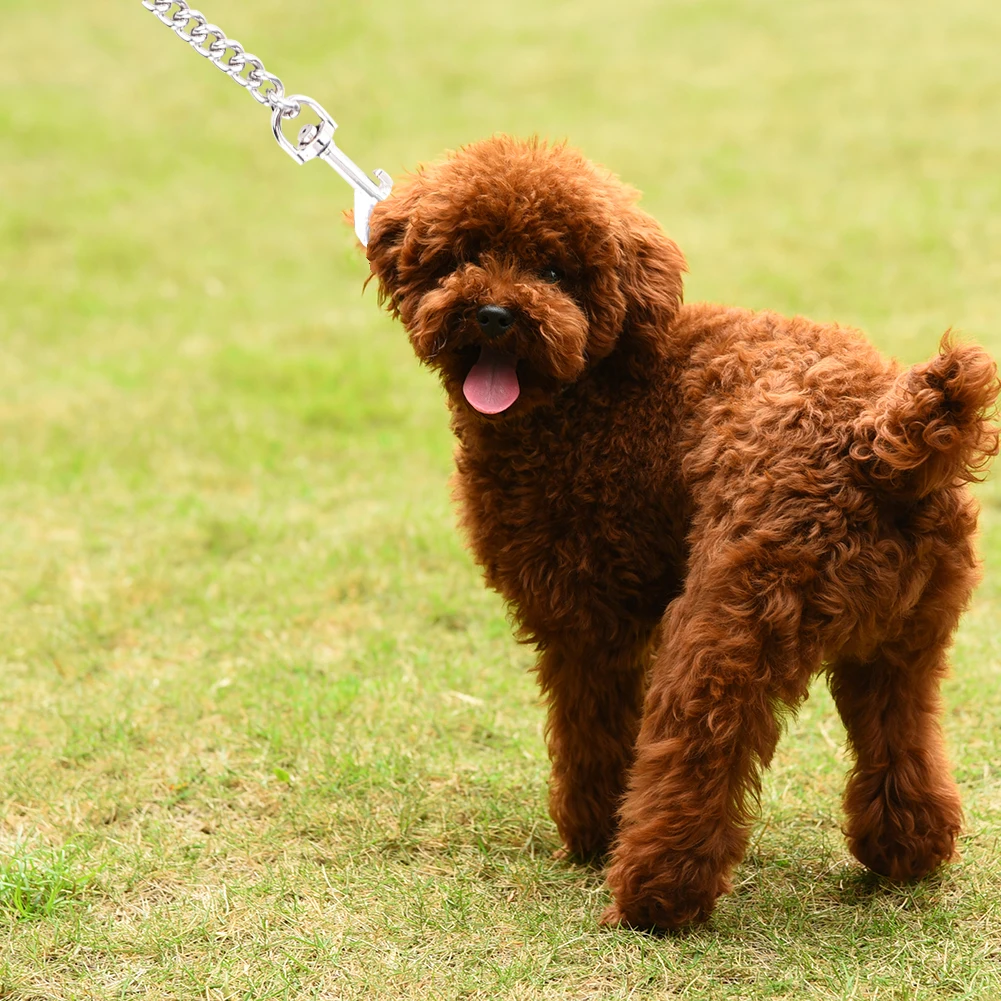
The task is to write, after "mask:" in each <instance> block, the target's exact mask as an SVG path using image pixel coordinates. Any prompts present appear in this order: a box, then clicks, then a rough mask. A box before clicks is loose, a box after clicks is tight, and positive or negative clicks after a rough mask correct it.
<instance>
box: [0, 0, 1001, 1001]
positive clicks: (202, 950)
mask: <svg viewBox="0 0 1001 1001" xmlns="http://www.w3.org/2000/svg"><path fill="white" fill-rule="evenodd" d="M202 6H203V8H204V9H206V13H207V14H208V15H209V16H210V17H211V18H212V19H213V20H215V21H216V22H217V23H219V24H221V25H223V26H224V27H225V28H226V29H227V30H228V31H230V32H231V33H232V34H233V35H235V36H236V37H237V38H239V39H241V40H242V41H243V42H244V43H245V44H246V45H247V46H248V48H251V49H253V50H254V51H256V52H257V53H258V54H260V55H261V56H262V57H263V58H264V60H265V62H266V64H267V65H268V67H269V68H270V69H272V70H274V71H276V72H278V73H279V74H280V75H281V76H282V77H283V79H284V80H285V82H286V84H287V85H288V88H289V90H290V91H300V92H305V93H307V94H310V95H312V96H313V97H315V98H317V99H318V100H320V101H321V102H322V103H323V104H325V105H326V106H327V107H328V109H329V110H330V111H331V112H332V113H333V115H334V116H335V118H337V120H338V121H339V122H340V123H341V126H342V129H341V132H339V134H338V139H339V142H340V143H341V144H342V146H343V147H344V148H345V149H346V150H347V151H348V153H349V154H351V155H352V156H354V157H356V158H357V159H358V160H359V162H360V163H361V164H362V165H363V166H365V167H366V168H374V167H383V168H385V169H387V170H389V171H390V173H392V174H394V175H395V176H399V175H400V174H401V173H402V171H403V170H404V169H405V168H407V167H412V166H414V165H415V164H416V163H417V162H418V161H420V160H421V159H425V158H430V157H434V156H437V155H438V154H439V153H440V151H441V150H443V149H445V148H447V147H450V146H455V145H457V144H460V143H462V142H465V141H468V140H472V139H475V138H478V137H481V136H483V135H486V134H489V133H491V132H493V131H510V132H514V133H518V134H522V135H525V134H530V133H535V132H538V133H541V134H543V135H548V136H550V137H553V138H560V137H563V136H567V137H569V138H570V139H571V140H572V141H573V142H574V143H575V144H577V145H579V146H580V147H582V148H583V149H584V150H585V151H586V152H587V153H588V154H589V155H590V156H592V157H593V158H594V159H596V160H599V161H601V162H604V163H606V164H608V165H609V166H611V167H613V168H614V169H615V170H617V171H618V172H619V173H620V174H621V175H622V176H623V177H624V178H625V179H626V180H628V181H630V182H631V183H634V184H636V185H637V186H639V187H640V188H642V189H643V190H644V191H645V193H646V195H645V204H646V205H647V207H648V208H649V209H650V210H651V211H652V212H654V213H655V214H656V215H657V216H658V217H659V218H660V219H661V220H663V222H664V223H665V225H666V226H667V228H668V230H669V231H670V232H671V234H672V235H673V236H674V237H675V238H676V239H677V240H678V242H679V244H680V245H681V246H682V247H683V248H684V249H685V251H686V253H687V255H688V259H689V263H690V266H691V274H690V280H689V283H688V297H689V298H690V299H698V298H710V299H714V300H722V301H728V302H734V303H739V304H743V305H747V306H753V307H769V308H774V309H778V310H782V311H785V312H804V313H807V314H809V315H812V316H814V317H817V318H818V319H838V320H841V321H843V322H847V323H852V324H856V325H858V326H862V327H864V328H865V329H866V330H867V331H869V333H870V335H871V336H872V338H873V340H874V341H875V342H876V343H877V344H878V345H879V346H880V347H882V348H884V349H885V350H888V351H891V352H893V353H896V354H897V355H898V356H900V357H901V358H903V359H905V360H907V361H915V360H917V359H919V358H921V357H924V356H927V355H929V354H931V353H932V351H933V350H934V347H935V345H936V343H937V341H938V337H939V335H940V333H941V332H942V330H944V329H945V328H946V327H948V326H954V327H956V328H957V330H958V331H959V332H960V333H961V334H962V335H963V336H968V337H970V338H973V339H976V340H979V341H981V342H982V343H984V344H986V345H987V346H988V347H990V348H992V349H993V350H995V351H996V352H999V351H1001V332H999V325H998V321H999V308H998V306H999V290H1001V264H999V260H1001V258H999V256H998V247H999V246H1001V169H999V164H1001V129H999V128H998V124H997V123H998V101H999V97H998V95H999V94H1001V60H998V58H997V39H998V37H1001V6H999V5H998V4H997V3H996V0H950V2H948V3H946V2H945V0H941V2H940V0H909V2H905V0H882V2H879V3H873V2H871V0H870V2H862V0H844V2H841V3H837V4H835V3H827V2H822V0H698V2H696V0H674V2H670V3H665V2H663V0H628V2H626V3H618V4H608V3H599V2H597V0H575V2H573V3H570V2H563V3H557V2H553V3H548V4H544V3H537V2H536V3H529V2H527V0H512V2H510V3H506V4H469V3H467V4H460V3H458V2H452V3H446V2H445V0H426V2H424V0H422V2H420V3H416V2H413V0H408V2H404V0H384V2H382V3H380V4H327V3H321V2H319V0H289V2H287V3H285V4H282V5H278V4H276V3H264V2H263V0H257V2H251V0H205V3H204V4H203V5H202ZM3 23H4V29H3V31H2V32H0V64H2V65H3V66H4V67H5V68H6V70H7V72H6V74H5V76H4V80H5V83H4V94H5V98H6V99H5V100H4V101H3V102H0V679H2V686H0V997H3V998H8V997H9V998H17V999H24V1001H27V999H42V998H45V999H49V998H56V999H68V998H100V999H104V998H129V997H156V998H160V997H163V998H208V999H221V998H241V999H242V998H248V999H249V998H254V999H258V998H372V997H377V998H460V997H461V998H482V999H488V998H489V999H494V998H532V999H534V998H553V999H555V998H567V997H570V998H602V999H604V998H612V999H614V998H620V999H627V998H631V999H640V998H665V997H668V998H679V999H680V998H685V999H702V998H707V999H749V998H750V999H757V998H789V999H795V1001H805V999H824V1001H828V999H842V998H843V999H856V998H859V999H872V1001H876V999H879V1001H905V999H906V1001H919V999H939V998H947V999H956V1001H959V999H985V1001H986V999H994V998H997V997H998V996H999V995H1001V854H999V847H998V838H999V834H1001V784H999V778H1001V694H999V690H998V678H999V664H1001V640H999V635H998V629H997V622H998V620H999V616H1001V490H999V488H998V485H997V482H996V481H995V482H990V483H988V484H986V485H985V486H984V487H982V488H980V490H979V493H980V498H981V501H982V504H983V517H982V550H983V553H984V557H985V581H984V584H983V586H982V587H981V589H980V591H979V592H978V596H977V599H976V601H975V604H974V605H973V607H972V609H971V610H970V612H969V614H968V615H967V617H966V619H965V620H964V624H963V626H962V629H961V632H960V635H959V638H958V641H957V644H956V649H955V654H954V663H955V668H956V670H955V673H954V676H953V678H952V679H951V680H950V682H949V684H948V686H947V690H946V701H947V718H946V723H947V736H948V741H949V746H950V749H951V753H952V755H953V758H954V761H955V763H956V774H957V777H958V779H959V781H960V784H961V787H962V791H963V796H964V802H965V806H966V811H967V827H966V831H965V833H964V836H963V843H962V851H963V855H962V859H961V860H960V861H959V862H957V863H956V864H954V865H952V866H950V867H948V868H947V869H946V870H945V871H944V872H942V873H941V874H940V875H939V876H937V877H936V878H933V879H930V880H928V881H925V882H923V883H921V884H919V885H916V886H910V887H904V888H894V887H891V886H889V885H886V884H884V883H882V882H881V881H879V880H878V879H874V878H872V877H869V876H867V875H866V874H865V873H864V872H862V871H861V870H860V869H859V867H858V866H857V865H856V864H855V863H853V861H852V860H851V859H850V857H849V856H848V854H847V852H846V850H845V847H844V843H843V840H842V838H841V835H840V832H839V825H840V813H839V796H840V789H841V785H842V781H843V775H844V772H845V769H846V766H847V762H846V759H845V755H844V752H843V750H842V743H843V732H842V730H841V729H840V724H839V723H838V722H837V720H836V716H835V714H834V713H833V711H832V706H831V701H830V698H829V696H828V695H827V693H826V691H825V690H824V689H823V688H822V687H819V686H818V687H817V688H815V690H814V692H813V697H812V698H811V700H810V701H809V702H808V703H807V705H806V707H805V708H804V711H803V712H802V713H801V714H800V716H799V718H798V719H797V720H796V721H795V722H794V723H793V724H792V725H791V726H790V730H789V733H788V734H787V736H786V737H785V739H784V740H783V742H782V744H781V745H780V750H779V754H778V756H777V760H776V762H775V764H774V767H773V768H772V770H771V771H770V773H769V775H768V778H767V782H766V787H765V792H764V797H763V804H762V820H761V824H760V825H759V827H758V828H757V830H756V833H755V836H754V839H753V844H752V849H751V851H750V853H749V855H748V858H747V860H746V861H745V863H744V864H743V865H742V866H741V867H740V869H739V870H738V873H737V889H736V891H735V892H734V893H733V894H732V895H731V896H730V897H728V898H726V899H725V900H723V901H722V902H721V904H720V907H719V910H718V912H717V914H716V916H715V917H714V919H713V921H712V923H711V924H710V925H709V926H708V927H706V928H704V929H700V930H697V931H695V932H692V933H690V934H687V935H683V936H675V937H668V938H663V939H657V938H652V937H649V936H645V935H640V934H634V933H630V932H627V931H615V932H609V931H599V930H598V928H597V926H596V919H597V916H598V915H599V914H600V912H601V910H602V908H603V906H604V904H605V903H606V900H607V895H606V891H605V889H604V888H603V885H602V880H601V876H600V873H598V872H596V871H593V870H588V869H578V868H573V867H570V866H567V865H565V864H562V863H559V862H555V861H553V860H552V859H551V857H550V856H551V852H552V851H553V849H554V848H555V847H556V846H557V839H556V835H555V831H554V829H553V825H552V823H551V822H550V820H549V818H548V817H547V815H546V810H545V782H546V772H547V763H546V755H545V749H544V745H543V741H542V719H543V716H542V709H541V707H540V705H539V703H538V698H537V694H536V691H535V688H534V685H533V681H532V678H531V676H530V675H529V674H528V672H527V670H526V669H527V668H528V666H529V665H530V662H531V660H530V653H529V651H526V650H525V649H522V648H520V647H518V646H517V645H516V644H515V643H514V641H513V640H512V639H511V637H510V626H509V624H508V622H507V621H506V618H505V613H504V609H503V607H502V606H501V604H500V603H499V601H498V600H497V599H496V597H495V596H493V595H491V594H488V593H486V592H485V591H484V590H483V588H482V585H481V584H480V581H479V575H478V573H477V571H476V569H475V568H474V567H473V566H472V564H471V561H470V559H469V557H468V555H467V554H466V553H465V551H464V550H463V548H462V546H461V543H460V541H459V539H458V538H457V535H456V533H455V531H454V528H453V516H452V514H451V512H450V509H449V501H448V492H447V487H446V481H447V477H448V475H449V470H450V465H451V460H450V451H451V442H450V437H449V434H448V431H447V426H446V423H447V422H446V417H445V412H444V407H443V404H442V401H441V398H440V393H439V391H438V389H437V387H436V386H435V384H434V382H433V379H432V378H431V377H430V376H429V375H428V373H426V372H423V371H421V370H419V369H418V367H417V366H416V364H415V363H414V361H413V359H412V357H411V355H410V353H409V348H408V347H407V344H406V340H405V337H404V335H403V333H402V331H401V330H400V329H399V328H398V327H396V326H394V325H393V324H392V323H391V322H390V321H389V320H388V318H386V317H384V316H382V315H381V314H380V312H379V311H378V309H377V306H376V303H375V296H374V294H373V290H372V289H371V288H370V289H369V291H368V292H367V293H366V294H364V295H363V294H362V292H361V286H362V283H363V281H364V278H365V275H366V272H367V268H366V265H365V263H364V260H363V258H362V257H361V256H360V254H359V253H358V252H357V251H356V250H355V249H354V247H353V245H352V237H351V234H350V231H349V230H348V229H347V227H345V226H344V225H342V223H341V221H340V212H341V210H342V209H343V208H345V207H347V206H348V204H349V201H350V200H349V192H348V189H347V188H346V187H345V186H344V185H343V184H342V182H341V181H340V180H339V179H338V178H337V177H336V176H335V175H334V174H333V173H332V172H331V171H329V170H328V169H327V168H326V167H324V166H322V165H320V164H313V165H310V166H308V167H303V168H299V167H296V166H295V165H294V164H293V163H292V162H291V161H290V160H289V159H288V158H287V157H285V156H284V155H283V154H281V152H280V151H279V150H278V149H277V148H276V147H275V146H274V144H273V141H272V140H271V138H270V134H269V124H268V120H267V114H266V113H265V112H264V111H262V110H261V109H260V108H258V107H257V106H256V105H255V104H254V102H253V101H252V100H250V99H249V98H248V97H247V96H246V95H244V94H242V93H241V92H240V91H239V89H238V88H237V87H235V86H234V85H233V84H232V83H230V82H229V81H227V80H226V79H225V78H223V76H222V74H220V73H218V72H216V71H215V70H213V69H212V67H211V66H209V65H208V64H207V63H206V62H205V61H203V60H200V59H198V58H197V57H196V56H195V55H194V53H192V52H191V51H190V50H189V49H188V48H186V47H185V46H183V45H181V44H180V43H179V42H178V41H177V40H176V39H175V38H173V36H172V35H171V34H170V32H169V31H167V29H166V28H164V27H163V26H161V25H160V24H158V23H157V21H156V20H155V19H154V18H153V17H152V16H151V15H150V14H148V13H147V12H145V11H144V10H143V9H142V7H141V5H140V4H139V3H138V2H133V3H131V4H125V3H112V2H110V0H97V2H93V3H90V4H87V5H80V4H73V5H67V4H58V3H56V2H55V0H8V2H7V3H6V5H5V7H4V18H3Z"/></svg>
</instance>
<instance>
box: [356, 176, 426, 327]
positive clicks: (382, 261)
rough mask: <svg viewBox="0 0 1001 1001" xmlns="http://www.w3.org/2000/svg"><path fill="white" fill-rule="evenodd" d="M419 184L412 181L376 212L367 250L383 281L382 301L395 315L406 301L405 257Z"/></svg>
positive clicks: (374, 274)
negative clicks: (402, 271)
mask: <svg viewBox="0 0 1001 1001" xmlns="http://www.w3.org/2000/svg"><path fill="white" fill-rule="evenodd" d="M417 188H418V184H417V183H416V181H414V180H411V181H410V183H407V184H406V186H405V187H400V188H398V189H397V190H394V191H393V193H392V194H391V195H390V196H389V197H388V198H386V199H384V200H383V201H381V202H378V203H377V204H376V205H375V207H374V208H373V209H372V218H371V220H370V221H369V235H368V246H367V247H366V249H365V252H366V256H367V257H368V263H369V265H370V267H371V268H372V275H373V277H375V279H376V280H377V281H378V282H379V302H380V303H383V304H384V305H385V306H386V308H387V309H389V311H390V312H391V313H392V314H393V315H394V316H399V314H400V302H401V300H402V298H403V296H402V294H401V293H402V292H403V288H402V285H403V281H402V277H401V268H400V263H401V258H402V256H403V252H404V243H405V240H406V236H407V228H408V226H409V223H410V216H411V214H412V213H413V210H414V207H415V205H416V204H417V196H418V191H417Z"/></svg>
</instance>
